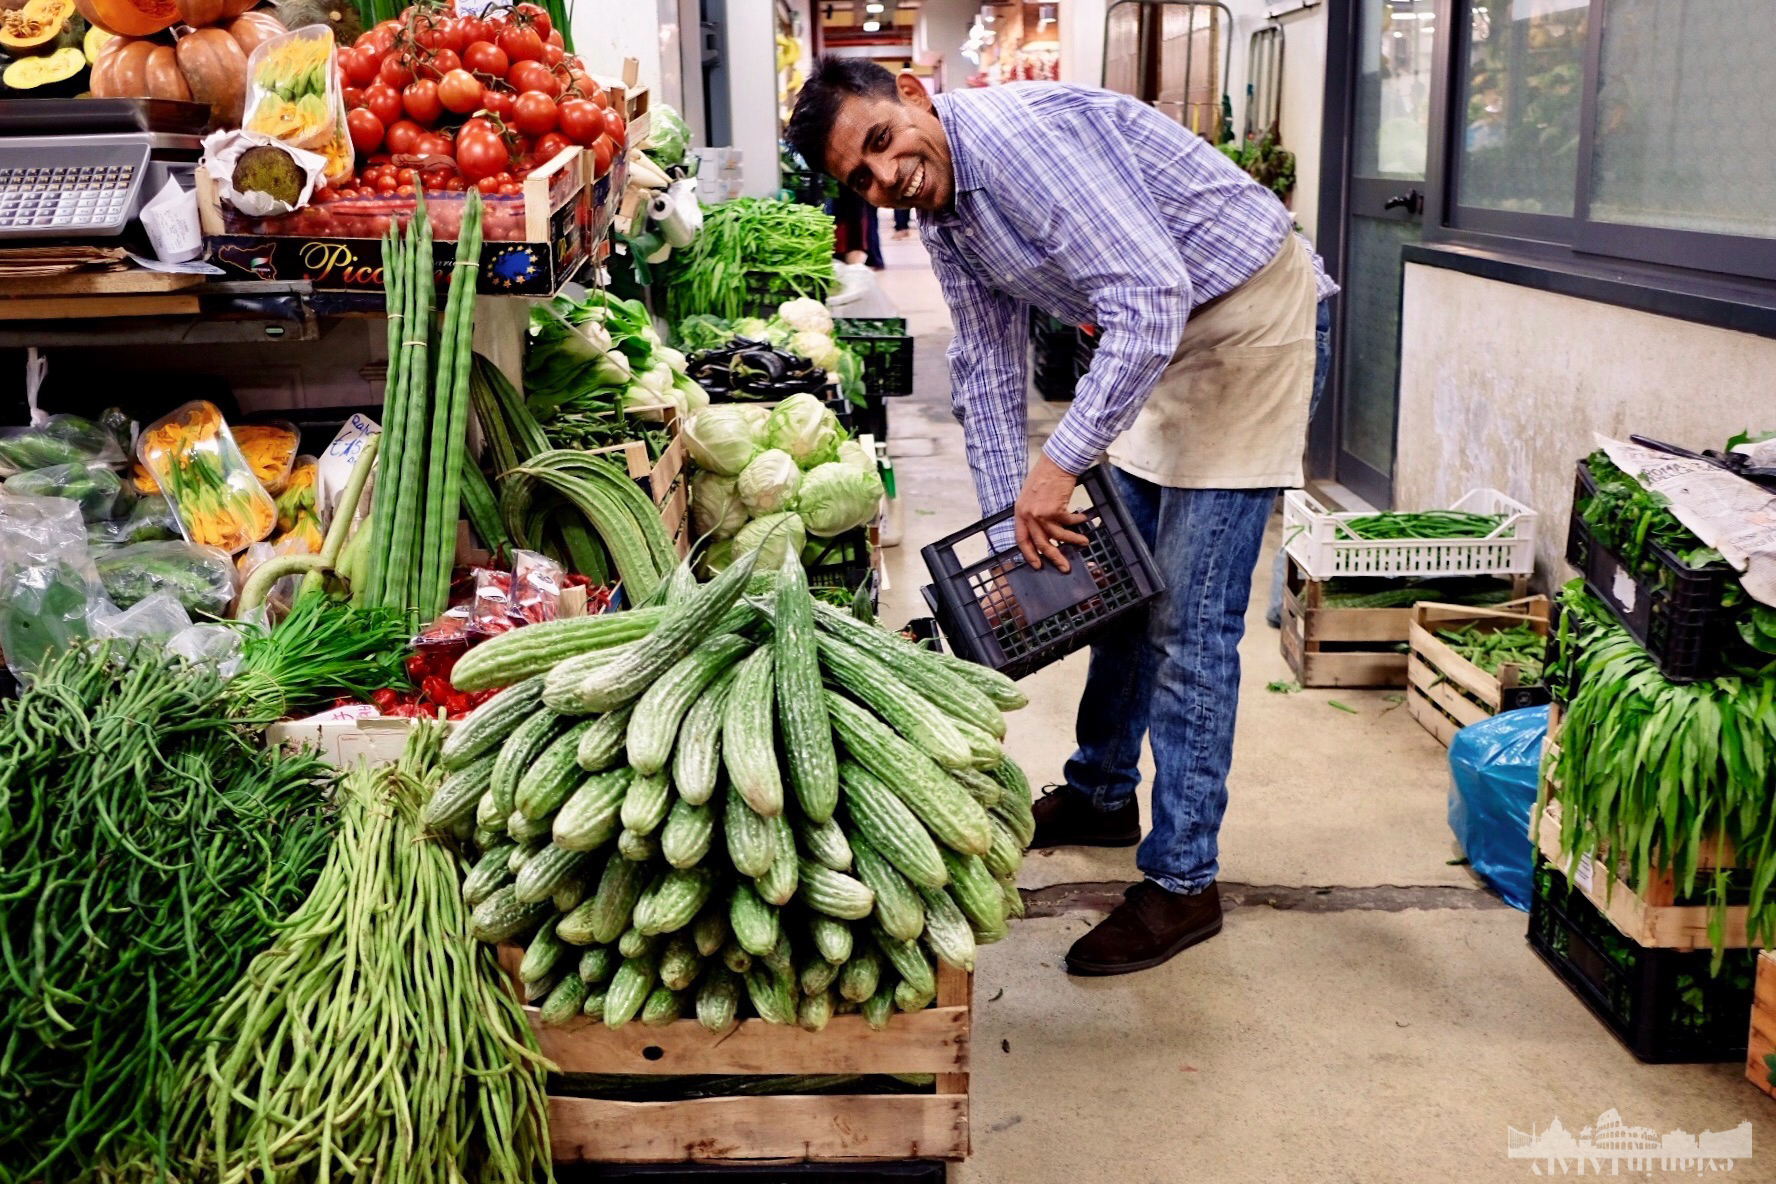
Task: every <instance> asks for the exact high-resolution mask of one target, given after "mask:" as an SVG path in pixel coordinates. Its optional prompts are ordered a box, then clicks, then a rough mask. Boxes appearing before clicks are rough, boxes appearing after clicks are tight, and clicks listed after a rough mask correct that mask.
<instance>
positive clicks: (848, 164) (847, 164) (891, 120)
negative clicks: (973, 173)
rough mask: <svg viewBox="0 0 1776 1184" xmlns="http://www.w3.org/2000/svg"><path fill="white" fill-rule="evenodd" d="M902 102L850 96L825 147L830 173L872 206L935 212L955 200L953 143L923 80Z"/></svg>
mask: <svg viewBox="0 0 1776 1184" xmlns="http://www.w3.org/2000/svg"><path fill="white" fill-rule="evenodd" d="M898 85H899V88H900V98H898V99H878V98H871V97H864V96H857V95H851V96H847V97H846V99H845V101H844V104H843V105H842V106H841V107H840V108H839V114H838V118H836V119H834V120H833V126H832V134H831V136H830V137H829V138H828V139H827V142H826V166H827V171H828V172H830V173H831V174H832V175H833V176H834V177H836V178H838V181H839V184H841V185H844V186H846V187H847V188H850V189H853V190H855V191H856V192H857V193H858V194H859V195H860V196H861V197H862V198H863V199H864V200H865V201H867V202H869V203H870V204H871V205H872V206H878V207H882V208H886V209H907V210H925V211H935V210H941V209H944V208H945V207H946V206H948V205H949V204H950V202H951V200H952V199H953V198H954V196H955V193H954V190H955V173H954V171H953V170H952V169H951V166H950V144H949V140H948V139H947V138H946V137H945V136H944V130H943V125H942V124H941V123H939V122H938V120H937V112H936V110H935V109H934V108H933V107H932V105H931V97H930V96H929V95H927V94H926V93H925V88H924V87H923V86H921V85H920V84H919V81H918V79H916V78H914V77H913V76H912V75H910V74H902V75H901V76H900V79H899V83H898Z"/></svg>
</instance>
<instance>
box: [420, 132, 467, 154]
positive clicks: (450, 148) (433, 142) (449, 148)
mask: <svg viewBox="0 0 1776 1184" xmlns="http://www.w3.org/2000/svg"><path fill="white" fill-rule="evenodd" d="M413 152H414V155H416V156H454V155H456V145H455V144H452V143H451V142H450V139H449V138H448V137H446V136H441V135H439V134H438V133H437V132H427V133H426V134H425V135H423V136H421V137H420V138H419V139H418V140H415V141H414V143H413Z"/></svg>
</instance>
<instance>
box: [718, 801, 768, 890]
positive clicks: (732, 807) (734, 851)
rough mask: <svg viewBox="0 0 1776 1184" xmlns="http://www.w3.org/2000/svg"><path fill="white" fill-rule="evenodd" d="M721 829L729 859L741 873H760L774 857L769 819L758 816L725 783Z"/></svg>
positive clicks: (765, 870) (751, 874)
mask: <svg viewBox="0 0 1776 1184" xmlns="http://www.w3.org/2000/svg"><path fill="white" fill-rule="evenodd" d="M722 830H723V832H724V834H725V836H726V838H727V844H728V860H729V862H731V863H732V864H733V865H734V870H735V871H737V872H739V873H740V874H741V875H743V876H762V875H764V874H765V873H766V872H768V871H770V870H771V861H772V860H774V859H775V858H776V857H777V845H776V836H775V832H774V831H773V830H772V828H771V824H770V822H769V820H767V819H764V818H760V817H759V816H758V814H757V813H755V812H754V811H753V809H752V807H751V806H749V805H747V804H746V801H745V799H744V798H742V797H741V796H740V791H739V790H737V789H735V788H734V787H733V786H732V785H729V786H728V807H727V810H726V812H725V813H724V814H723V816H722Z"/></svg>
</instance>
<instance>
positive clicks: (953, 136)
mask: <svg viewBox="0 0 1776 1184" xmlns="http://www.w3.org/2000/svg"><path fill="white" fill-rule="evenodd" d="M931 102H932V106H933V107H934V108H935V109H936V111H937V122H938V123H939V124H940V125H941V126H942V127H943V133H944V139H945V141H946V142H947V143H948V144H949V148H950V170H951V174H952V177H953V178H954V183H955V192H954V195H953V197H952V199H951V200H952V203H953V202H955V201H956V200H957V199H960V197H961V196H962V194H964V193H968V192H971V191H973V190H976V189H981V188H984V187H985V185H986V178H984V177H982V176H981V174H980V170H979V169H977V168H976V167H975V161H974V158H973V156H971V155H970V154H969V151H968V146H967V144H966V143H965V142H964V139H963V137H961V136H959V135H958V134H957V133H958V131H959V130H960V124H961V120H959V119H958V118H957V116H956V110H955V105H956V104H955V98H954V96H951V95H937V96H935V97H934V98H933V99H932V100H931ZM923 217H924V216H923V215H921V220H923ZM955 217H956V213H955V211H954V210H953V209H952V210H951V211H950V212H949V213H947V214H941V215H934V216H933V217H932V219H931V221H933V222H934V223H937V224H940V225H941V224H943V223H945V222H949V221H951V220H952V219H954V218H955Z"/></svg>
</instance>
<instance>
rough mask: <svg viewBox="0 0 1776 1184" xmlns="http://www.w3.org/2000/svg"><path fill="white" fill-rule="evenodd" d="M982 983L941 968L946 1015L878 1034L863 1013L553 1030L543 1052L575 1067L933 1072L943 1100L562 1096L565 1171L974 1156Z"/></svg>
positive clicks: (926, 1015) (555, 1129) (559, 1119)
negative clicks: (819, 1023)
mask: <svg viewBox="0 0 1776 1184" xmlns="http://www.w3.org/2000/svg"><path fill="white" fill-rule="evenodd" d="M972 1005H973V979H972V976H970V975H968V974H965V973H963V972H961V971H958V970H953V969H951V968H949V967H940V968H939V971H938V979H937V1003H936V1006H935V1007H932V1008H928V1009H926V1010H924V1011H920V1012H915V1013H910V1014H896V1015H895V1016H894V1018H893V1019H892V1020H890V1021H889V1024H888V1027H887V1029H886V1030H884V1031H881V1032H872V1031H871V1030H870V1029H869V1027H868V1026H867V1025H866V1024H865V1023H864V1021H863V1018H862V1017H861V1016H858V1015H842V1016H835V1017H834V1018H833V1020H832V1022H831V1023H830V1024H828V1025H827V1027H826V1029H825V1030H824V1031H821V1032H818V1033H814V1032H805V1031H803V1030H802V1029H800V1028H796V1027H793V1026H789V1025H784V1024H768V1023H766V1022H764V1021H763V1020H757V1019H753V1020H744V1021H742V1022H741V1023H740V1024H739V1025H738V1026H737V1027H735V1028H734V1029H732V1030H731V1031H729V1032H727V1033H724V1034H722V1035H719V1036H718V1035H714V1034H712V1033H710V1032H708V1031H706V1030H705V1029H704V1028H703V1027H702V1025H700V1024H698V1023H697V1022H696V1021H695V1020H688V1019H687V1020H679V1021H677V1022H676V1023H673V1024H669V1025H667V1026H665V1027H659V1028H650V1027H646V1026H644V1025H642V1024H640V1023H631V1024H627V1025H625V1026H623V1027H621V1028H618V1029H616V1030H615V1031H612V1030H610V1029H608V1028H606V1027H605V1026H604V1025H603V1024H601V1023H597V1022H595V1021H582V1022H578V1023H575V1024H568V1025H560V1026H556V1027H546V1026H544V1025H543V1024H541V1023H540V1022H539V1021H538V1020H537V1013H536V1009H535V1008H526V1011H527V1012H528V1013H529V1015H530V1017H531V1023H532V1024H533V1026H534V1027H535V1029H536V1033H537V1039H538V1041H539V1042H540V1043H541V1045H542V1050H543V1052H544V1054H545V1055H547V1056H548V1057H549V1058H550V1059H551V1060H553V1061H554V1062H555V1063H556V1065H558V1066H559V1067H560V1068H561V1070H562V1071H563V1072H565V1073H598V1074H635V1075H649V1076H655V1075H665V1076H674V1075H696V1074H721V1075H729V1074H771V1075H776V1074H795V1075H802V1074H828V1073H838V1074H851V1073H856V1074H887V1073H932V1074H935V1075H936V1078H937V1081H936V1087H935V1092H933V1093H929V1094H910V1093H875V1094H872V1093H852V1094H787V1095H778V1096H762V1097H750V1096H747V1097H720V1098H695V1099H688V1100H684V1101H673V1102H621V1101H612V1100H608V1099H602V1098H576V1097H567V1096H560V1095H556V1096H551V1097H550V1099H549V1122H550V1131H551V1135H552V1138H553V1142H554V1155H555V1161H556V1162H557V1163H583V1162H588V1163H687V1162H693V1161H695V1162H699V1163H702V1162H711V1163H724V1162H725V1163H740V1162H756V1161H761V1160H781V1161H792V1162H800V1161H808V1160H812V1161H819V1162H846V1161H866V1160H891V1159H947V1160H960V1159H964V1158H966V1157H967V1155H968V1151H969V1126H968V1058H969V1038H970V1032H971V1023H972Z"/></svg>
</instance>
